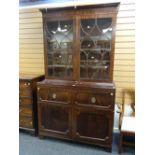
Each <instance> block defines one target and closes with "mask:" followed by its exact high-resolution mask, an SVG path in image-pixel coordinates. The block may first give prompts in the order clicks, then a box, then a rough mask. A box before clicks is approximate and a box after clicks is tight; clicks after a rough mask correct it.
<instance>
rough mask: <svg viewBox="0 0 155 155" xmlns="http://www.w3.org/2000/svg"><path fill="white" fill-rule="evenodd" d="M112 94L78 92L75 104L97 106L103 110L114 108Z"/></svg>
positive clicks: (113, 95) (113, 96)
mask: <svg viewBox="0 0 155 155" xmlns="http://www.w3.org/2000/svg"><path fill="white" fill-rule="evenodd" d="M114 98H115V94H114V92H109V91H108V92H103V91H102V92H93V91H78V92H77V93H76V95H75V104H87V105H99V106H102V107H104V108H113V107H114Z"/></svg>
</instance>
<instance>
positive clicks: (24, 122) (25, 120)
mask: <svg viewBox="0 0 155 155" xmlns="http://www.w3.org/2000/svg"><path fill="white" fill-rule="evenodd" d="M19 126H20V127H24V128H25V127H27V128H32V127H33V124H32V117H20V118H19Z"/></svg>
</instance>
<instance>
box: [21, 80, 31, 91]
mask: <svg viewBox="0 0 155 155" xmlns="http://www.w3.org/2000/svg"><path fill="white" fill-rule="evenodd" d="M19 88H20V89H25V88H31V83H30V82H26V81H20V83H19Z"/></svg>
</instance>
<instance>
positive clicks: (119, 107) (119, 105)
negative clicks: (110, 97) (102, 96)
mask: <svg viewBox="0 0 155 155" xmlns="http://www.w3.org/2000/svg"><path fill="white" fill-rule="evenodd" d="M117 108H118V109H117V110H116V112H117V113H122V104H120V103H118V104H117Z"/></svg>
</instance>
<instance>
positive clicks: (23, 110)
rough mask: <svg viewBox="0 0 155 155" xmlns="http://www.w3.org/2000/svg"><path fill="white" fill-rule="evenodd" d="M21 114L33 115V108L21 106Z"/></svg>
mask: <svg viewBox="0 0 155 155" xmlns="http://www.w3.org/2000/svg"><path fill="white" fill-rule="evenodd" d="M19 115H20V116H30V117H31V116H32V108H30V107H24V106H20V107H19Z"/></svg>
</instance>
